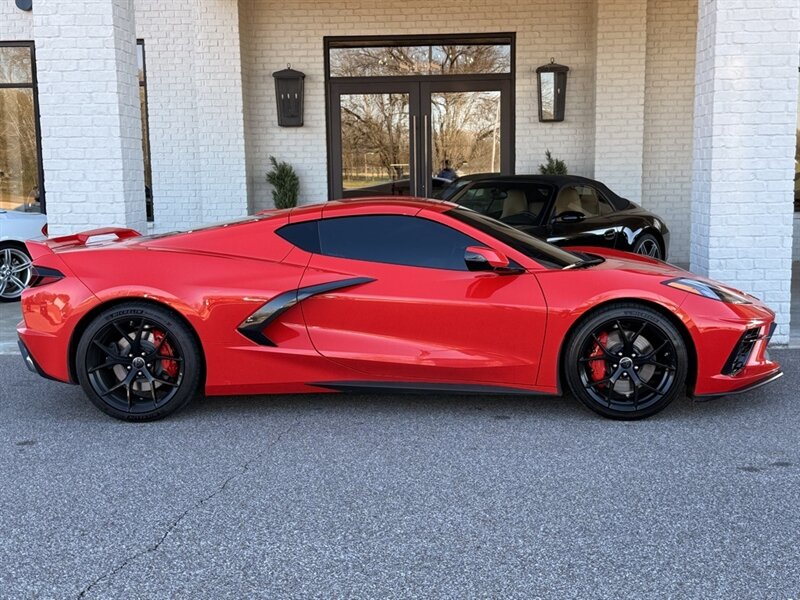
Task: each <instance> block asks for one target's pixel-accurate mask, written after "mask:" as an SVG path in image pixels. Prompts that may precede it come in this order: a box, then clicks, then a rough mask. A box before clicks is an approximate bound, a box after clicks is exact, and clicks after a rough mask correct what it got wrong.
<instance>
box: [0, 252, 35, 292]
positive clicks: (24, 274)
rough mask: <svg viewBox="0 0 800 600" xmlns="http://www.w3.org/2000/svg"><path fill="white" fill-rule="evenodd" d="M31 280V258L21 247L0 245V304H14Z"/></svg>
mask: <svg viewBox="0 0 800 600" xmlns="http://www.w3.org/2000/svg"><path fill="white" fill-rule="evenodd" d="M32 278H33V264H32V263H31V257H30V256H28V253H27V252H25V250H23V249H22V248H21V247H19V246H16V245H10V244H2V245H0V302H16V301H17V300H19V298H20V296H22V291H23V290H24V289H25V288H26V287H28V285H29V284H30V282H31V279H32Z"/></svg>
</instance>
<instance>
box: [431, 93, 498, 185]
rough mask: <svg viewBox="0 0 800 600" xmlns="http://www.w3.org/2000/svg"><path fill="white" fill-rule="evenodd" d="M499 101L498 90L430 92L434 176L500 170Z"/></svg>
mask: <svg viewBox="0 0 800 600" xmlns="http://www.w3.org/2000/svg"><path fill="white" fill-rule="evenodd" d="M500 103H501V94H500V92H499V91H483V92H434V93H432V94H431V135H432V142H433V144H432V145H433V168H434V173H433V175H436V176H438V177H440V178H443V179H455V178H456V177H460V176H463V175H470V174H473V173H497V172H499V171H500V164H501V163H500V158H501V157H500V147H501V144H500V142H501V139H500Z"/></svg>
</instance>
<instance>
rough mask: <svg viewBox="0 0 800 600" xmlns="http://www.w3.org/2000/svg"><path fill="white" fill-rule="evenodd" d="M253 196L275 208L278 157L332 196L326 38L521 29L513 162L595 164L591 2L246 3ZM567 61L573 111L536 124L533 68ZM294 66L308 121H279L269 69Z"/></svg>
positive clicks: (310, 193) (310, 190)
mask: <svg viewBox="0 0 800 600" xmlns="http://www.w3.org/2000/svg"><path fill="white" fill-rule="evenodd" d="M240 15H241V17H240V19H241V22H242V24H243V29H242V38H243V39H242V48H243V50H242V52H243V62H244V65H245V68H244V79H245V81H246V88H245V108H246V115H247V116H246V121H247V123H248V125H247V132H248V143H247V146H248V156H249V159H248V160H249V163H250V164H249V174H250V184H251V188H252V197H251V202H252V205H253V207H254V208H255V209H260V208H265V207H269V206H271V205H272V199H271V195H270V190H269V188H268V185H267V184H266V182H265V181H264V176H265V173H266V171H267V168H268V157H269V155H271V154H273V155H275V156H276V157H278V158H279V159H282V160H286V161H288V162H290V163H291V164H292V165H294V166H295V168H296V169H297V171H298V173H299V175H300V179H301V195H302V198H303V202H320V201H323V200H326V199H327V194H328V191H327V190H328V188H327V166H326V165H327V151H326V132H325V89H324V83H325V81H324V69H323V66H324V65H323V46H322V38H323V36H326V35H382V34H385V35H396V34H408V33H412V32H413V33H419V34H439V33H465V32H470V33H472V32H503V31H516V32H517V63H516V67H517V90H516V169H517V172H518V173H525V172H531V171H535V170H536V169H537V167H538V165H539V164H540V163H541V162H542V161H543V160H544V152H545V150H546V149H547V148H550V149H551V150H552V151H553V153H554V154H555V155H556V156H559V157H561V158H563V159H564V160H566V161H567V164H568V165H569V167H570V169H571V171H572V172H574V173H578V174H583V175H592V173H593V168H594V161H593V157H594V139H593V136H594V110H593V102H594V98H593V92H592V90H593V85H594V84H593V81H594V58H593V56H594V54H593V51H592V48H593V45H594V43H595V36H594V25H593V19H592V15H593V2H592V1H591V0H584V1H581V0H570V1H565V2H550V1H545V0H534V1H531V2H527V3H519V2H516V1H513V0H499V1H498V2H494V3H491V4H489V3H486V2H484V1H483V0H453V1H451V2H448V3H446V4H435V3H431V2H430V1H427V0H426V1H422V0H410V1H408V2H404V3H403V4H402V5H397V4H391V3H379V2H369V1H367V0H351V1H348V2H344V3H343V2H340V1H333V0H313V1H312V0H305V1H303V0H300V1H298V2H271V1H270V2H266V1H261V0H242V1H241V2H240ZM550 57H553V58H555V59H556V62H559V63H562V64H566V65H568V66H569V67H570V73H569V84H568V93H567V118H566V121H565V122H564V123H560V124H543V123H539V121H538V108H537V102H536V74H535V69H536V67H538V66H540V65H542V64H545V63H547V62H549V60H550ZM287 62H290V63H291V64H292V67H293V68H295V69H298V70H300V71H303V72H304V73H305V74H306V80H305V85H306V106H305V126H304V127H302V128H289V129H285V128H279V127H278V126H277V123H276V115H275V101H274V97H275V91H274V86H273V80H272V72H273V71H276V70H279V69H283V68H285V67H286V63H287Z"/></svg>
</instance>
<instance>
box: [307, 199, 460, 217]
mask: <svg viewBox="0 0 800 600" xmlns="http://www.w3.org/2000/svg"><path fill="white" fill-rule="evenodd" d="M321 207H322V208H324V210H325V211H326V212H327V211H328V210H330V209H335V208H340V209H345V210H346V209H347V208H353V209H359V208H362V209H363V208H366V207H373V208H392V207H394V208H407V209H408V208H410V209H416V210H423V209H428V210H433V211H436V212H445V211H448V210H450V209H452V208H456V207H457V205H456V204H453V203H452V202H445V201H444V200H431V199H428V198H417V197H415V196H370V197H365V198H345V199H342V200H330V201H329V202H323V203H319V204H306V205H303V206H298V207H297V208H295V209H293V210H292V215H296V216H300V215H303V214H308V213H318V212H319V210H320V208H321Z"/></svg>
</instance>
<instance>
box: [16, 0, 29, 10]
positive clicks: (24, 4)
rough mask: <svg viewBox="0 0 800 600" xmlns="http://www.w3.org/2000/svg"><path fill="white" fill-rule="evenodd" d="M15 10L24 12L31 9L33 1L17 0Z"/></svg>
mask: <svg viewBox="0 0 800 600" xmlns="http://www.w3.org/2000/svg"><path fill="white" fill-rule="evenodd" d="M17 8H18V9H20V10H24V11H29V10H32V9H33V0H17Z"/></svg>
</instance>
